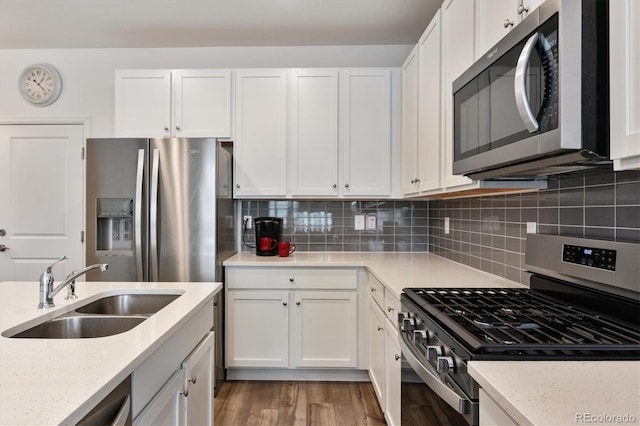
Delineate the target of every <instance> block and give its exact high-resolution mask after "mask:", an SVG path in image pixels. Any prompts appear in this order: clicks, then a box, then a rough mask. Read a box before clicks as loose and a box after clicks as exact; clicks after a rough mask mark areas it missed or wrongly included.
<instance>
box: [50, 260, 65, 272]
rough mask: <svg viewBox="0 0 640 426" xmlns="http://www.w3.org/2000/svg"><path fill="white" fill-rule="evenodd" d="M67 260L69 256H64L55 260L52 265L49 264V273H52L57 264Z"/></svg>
mask: <svg viewBox="0 0 640 426" xmlns="http://www.w3.org/2000/svg"><path fill="white" fill-rule="evenodd" d="M65 260H67V256H62V257H61V258H60V259H58V260H56V261H55V262H53V263H52V264H51V265H49V266H47V273H48V274H50V273H51V269H52V268H53V267H54V266H56V265H57V264H58V263H60V262H62V261H65Z"/></svg>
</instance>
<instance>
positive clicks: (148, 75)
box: [115, 70, 231, 137]
mask: <svg viewBox="0 0 640 426" xmlns="http://www.w3.org/2000/svg"><path fill="white" fill-rule="evenodd" d="M115 134H116V136H118V137H169V136H174V137H230V136H231V72H230V71H226V70H117V71H116V74H115Z"/></svg>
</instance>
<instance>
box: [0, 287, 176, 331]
mask: <svg viewBox="0 0 640 426" xmlns="http://www.w3.org/2000/svg"><path fill="white" fill-rule="evenodd" d="M178 297H180V294H158V293H151V294H150V293H147V294H117V295H114V296H106V297H103V298H101V299H97V300H95V301H93V302H90V303H87V304H86V305H83V306H80V307H79V308H76V310H75V311H71V312H68V313H66V314H63V315H60V316H58V317H55V318H52V319H50V320H48V321H45V322H43V323H41V324H38V325H36V326H33V327H31V328H28V329H26V330H23V331H20V332H18V333H15V332H12V330H5V331H4V332H3V333H2V335H3V336H4V337H11V338H30V339H86V338H94V337H106V336H113V335H114V334H120V333H124V332H125V331H129V330H131V329H132V328H134V327H135V326H137V325H139V324H140V323H142V322H143V321H145V320H146V319H147V318H149V317H150V316H151V315H153V314H155V313H156V312H158V311H159V310H161V309H162V308H164V307H165V306H167V305H168V304H169V303H171V302H173V301H174V300H176V299H177V298H178ZM16 328H17V327H15V328H14V329H13V330H15V329H16Z"/></svg>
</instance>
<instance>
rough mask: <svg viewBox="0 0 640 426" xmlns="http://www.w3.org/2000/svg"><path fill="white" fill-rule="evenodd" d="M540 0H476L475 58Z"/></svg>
mask: <svg viewBox="0 0 640 426" xmlns="http://www.w3.org/2000/svg"><path fill="white" fill-rule="evenodd" d="M541 1H542V0H476V59H478V58H480V57H481V56H482V55H484V54H485V53H486V52H487V51H488V50H489V49H490V48H491V47H492V46H493V45H495V44H496V43H497V42H498V41H500V39H502V38H503V37H504V36H505V35H507V33H508V32H509V31H511V30H512V29H513V28H514V27H515V26H516V25H518V24H519V23H520V22H522V20H523V19H524V18H526V17H527V16H528V15H529V13H531V11H532V10H533V9H535V8H536V7H537V6H538V5H539V4H540V3H541Z"/></svg>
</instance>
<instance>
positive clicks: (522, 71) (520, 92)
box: [514, 33, 540, 133]
mask: <svg viewBox="0 0 640 426" xmlns="http://www.w3.org/2000/svg"><path fill="white" fill-rule="evenodd" d="M539 38H540V35H539V34H538V33H535V34H533V35H532V36H531V37H529V40H527V42H526V43H525V45H524V48H523V49H522V52H520V57H519V58H518V63H517V64H516V75H515V78H514V89H515V96H516V105H517V106H518V113H519V114H520V118H522V121H524V125H525V126H526V127H527V130H528V131H529V133H533V132H536V131H537V130H538V129H539V128H540V124H539V123H538V120H536V116H535V115H533V111H531V104H530V103H529V96H528V94H527V67H528V66H529V61H530V60H531V54H532V53H533V49H534V48H535V47H536V44H537V42H538V39H539Z"/></svg>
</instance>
